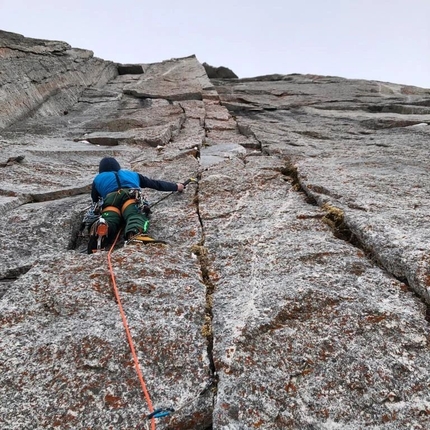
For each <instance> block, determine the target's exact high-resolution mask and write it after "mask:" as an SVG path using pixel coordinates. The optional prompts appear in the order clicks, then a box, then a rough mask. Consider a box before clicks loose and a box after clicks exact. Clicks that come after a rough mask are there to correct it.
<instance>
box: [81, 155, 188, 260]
mask: <svg viewBox="0 0 430 430" xmlns="http://www.w3.org/2000/svg"><path fill="white" fill-rule="evenodd" d="M141 188H152V189H154V190H158V191H179V192H182V191H183V190H184V188H185V186H184V184H181V183H174V182H167V181H160V180H154V179H150V178H147V177H146V176H143V175H141V174H140V173H137V172H133V171H131V170H125V169H121V166H120V165H119V163H118V161H117V160H116V159H115V158H113V157H105V158H103V159H102V160H101V161H100V164H99V173H98V175H96V176H95V178H94V180H93V183H92V187H91V199H92V201H93V202H94V204H95V203H97V202H99V205H100V213H101V216H100V219H99V220H98V221H97V222H95V223H94V224H93V226H92V227H91V230H90V240H89V242H88V253H89V254H91V253H93V252H95V251H96V250H97V249H98V248H101V249H104V248H106V247H107V245H108V244H110V243H111V242H112V241H113V240H114V238H115V236H116V234H117V232H118V230H119V228H120V227H121V226H122V224H124V223H125V230H124V233H125V239H126V240H127V241H128V242H143V243H149V242H156V241H155V240H154V239H153V238H152V237H150V236H149V235H148V234H147V231H148V225H149V219H148V216H149V207H148V206H147V205H146V206H143V204H139V203H142V202H144V200H143V197H142V195H141ZM98 241H99V243H97V242H98Z"/></svg>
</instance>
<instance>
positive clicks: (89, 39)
mask: <svg viewBox="0 0 430 430" xmlns="http://www.w3.org/2000/svg"><path fill="white" fill-rule="evenodd" d="M0 29H2V30H7V31H12V32H15V33H19V34H22V35H24V36H26V37H34V38H38V39H49V40H61V41H64V42H67V43H69V44H70V45H72V46H73V47H76V48H85V49H90V50H92V51H94V54H95V56H97V57H100V58H103V59H105V60H112V61H115V62H119V63H152V62H158V61H163V60H167V59H170V58H177V57H185V56H188V55H191V54H195V55H196V56H197V58H198V59H199V61H200V62H202V63H203V62H205V61H206V62H207V63H209V64H211V65H213V66H227V67H229V68H231V69H232V70H233V71H234V72H235V73H236V74H237V75H238V76H239V77H241V78H243V77H252V76H257V75H264V74H272V73H281V74H288V73H310V74H320V75H335V76H342V77H346V78H360V79H375V80H380V81H388V82H394V83H400V84H409V85H417V86H421V87H425V88H430V0H217V1H211V2H208V1H205V0H73V1H64V0H0Z"/></svg>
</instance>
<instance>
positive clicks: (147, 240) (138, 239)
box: [126, 233, 167, 245]
mask: <svg viewBox="0 0 430 430" xmlns="http://www.w3.org/2000/svg"><path fill="white" fill-rule="evenodd" d="M132 243H143V244H145V245H148V244H151V243H163V244H165V245H166V244H167V242H165V241H164V240H159V239H154V238H153V237H151V236H149V235H147V234H143V233H138V234H135V235H134V236H131V237H130V238H129V239H128V240H127V242H126V244H127V245H129V244H132Z"/></svg>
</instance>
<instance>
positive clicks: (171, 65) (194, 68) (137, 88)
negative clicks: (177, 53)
mask: <svg viewBox="0 0 430 430" xmlns="http://www.w3.org/2000/svg"><path fill="white" fill-rule="evenodd" d="M211 87H212V84H211V83H210V81H209V79H208V77H207V75H206V72H205V70H204V68H203V66H202V65H201V64H200V63H199V62H198V61H197V59H196V57H195V56H191V57H187V58H180V59H172V60H170V61H166V62H163V63H159V64H153V65H151V66H150V67H149V68H148V69H147V70H146V72H145V74H144V75H143V76H142V78H141V79H139V81H138V82H136V83H133V84H129V85H128V86H126V87H125V89H124V93H125V94H130V95H133V96H135V97H143V98H145V97H149V98H163V99H167V100H176V101H179V100H201V99H202V91H203V90H204V89H210V88H211Z"/></svg>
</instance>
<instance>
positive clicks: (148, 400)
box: [107, 230, 155, 430]
mask: <svg viewBox="0 0 430 430" xmlns="http://www.w3.org/2000/svg"><path fill="white" fill-rule="evenodd" d="M120 233H121V230H120V231H119V232H118V234H117V235H116V238H115V240H114V241H113V244H112V246H111V247H110V249H109V252H108V255H107V260H108V265H109V273H110V276H111V279H112V285H113V291H114V294H115V298H116V302H117V303H118V307H119V312H120V314H121V319H122V324H123V325H124V329H125V333H126V335H127V341H128V344H129V346H130V351H131V355H132V356H133V362H134V367H135V369H136V373H137V376H138V378H139V381H140V385H141V387H142V391H143V394H144V396H145V400H146V403H147V404H148V408H149V411H150V412H151V414H152V413H153V412H154V407H153V406H152V402H151V397H150V396H149V392H148V389H147V388H146V384H145V381H144V379H143V376H142V371H141V370H140V364H139V359H138V357H137V354H136V350H135V348H134V343H133V338H132V337H131V333H130V329H129V327H128V323H127V317H126V315H125V312H124V309H123V307H122V303H121V298H120V296H119V291H118V288H117V285H116V280H115V274H114V272H113V267H112V261H111V254H112V251H113V249H114V247H115V245H116V243H117V241H118V238H119V235H120ZM151 430H155V419H154V417H152V418H151Z"/></svg>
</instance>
